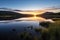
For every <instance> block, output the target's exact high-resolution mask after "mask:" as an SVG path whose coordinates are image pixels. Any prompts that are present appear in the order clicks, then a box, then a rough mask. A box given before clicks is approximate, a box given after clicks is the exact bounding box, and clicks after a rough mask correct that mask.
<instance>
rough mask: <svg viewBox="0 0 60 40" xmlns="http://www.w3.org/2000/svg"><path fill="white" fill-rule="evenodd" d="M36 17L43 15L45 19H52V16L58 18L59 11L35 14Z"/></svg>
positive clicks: (59, 16)
mask: <svg viewBox="0 0 60 40" xmlns="http://www.w3.org/2000/svg"><path fill="white" fill-rule="evenodd" d="M37 16H38V17H43V18H46V19H52V18H60V12H58V13H54V12H45V13H43V14H39V15H37Z"/></svg>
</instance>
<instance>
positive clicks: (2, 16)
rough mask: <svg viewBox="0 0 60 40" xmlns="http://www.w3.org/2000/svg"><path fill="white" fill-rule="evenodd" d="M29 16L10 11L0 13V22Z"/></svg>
mask: <svg viewBox="0 0 60 40" xmlns="http://www.w3.org/2000/svg"><path fill="white" fill-rule="evenodd" d="M30 16H32V15H28V14H22V13H17V12H12V11H0V20H12V19H17V18H21V17H30Z"/></svg>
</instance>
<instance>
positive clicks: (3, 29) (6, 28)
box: [0, 17, 46, 40]
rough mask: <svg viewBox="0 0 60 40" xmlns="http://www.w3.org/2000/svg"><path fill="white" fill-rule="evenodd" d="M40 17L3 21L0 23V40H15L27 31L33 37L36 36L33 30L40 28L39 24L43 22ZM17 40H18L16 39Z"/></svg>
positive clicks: (43, 19)
mask: <svg viewBox="0 0 60 40" xmlns="http://www.w3.org/2000/svg"><path fill="white" fill-rule="evenodd" d="M45 20H46V19H45V18H42V17H27V18H19V19H14V20H3V21H0V37H1V38H0V39H2V40H3V39H4V40H5V39H6V40H8V39H13V40H16V36H17V35H18V34H20V33H21V32H24V31H27V32H30V33H32V34H33V35H37V36H39V35H38V34H39V33H38V34H37V32H35V30H34V29H35V28H41V25H39V23H40V22H43V21H45ZM18 40H19V39H18Z"/></svg>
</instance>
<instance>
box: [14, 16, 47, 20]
mask: <svg viewBox="0 0 60 40" xmlns="http://www.w3.org/2000/svg"><path fill="white" fill-rule="evenodd" d="M15 20H23V21H24V20H25V21H45V20H46V19H45V18H42V17H36V16H34V17H24V18H18V19H15Z"/></svg>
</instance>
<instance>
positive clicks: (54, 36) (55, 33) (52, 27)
mask: <svg viewBox="0 0 60 40" xmlns="http://www.w3.org/2000/svg"><path fill="white" fill-rule="evenodd" d="M54 20H55V23H52V24H49V27H48V28H44V29H41V28H38V29H35V31H37V32H40V33H41V34H40V38H39V39H40V40H60V19H59V20H58V19H56V18H55V19H54Z"/></svg>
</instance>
